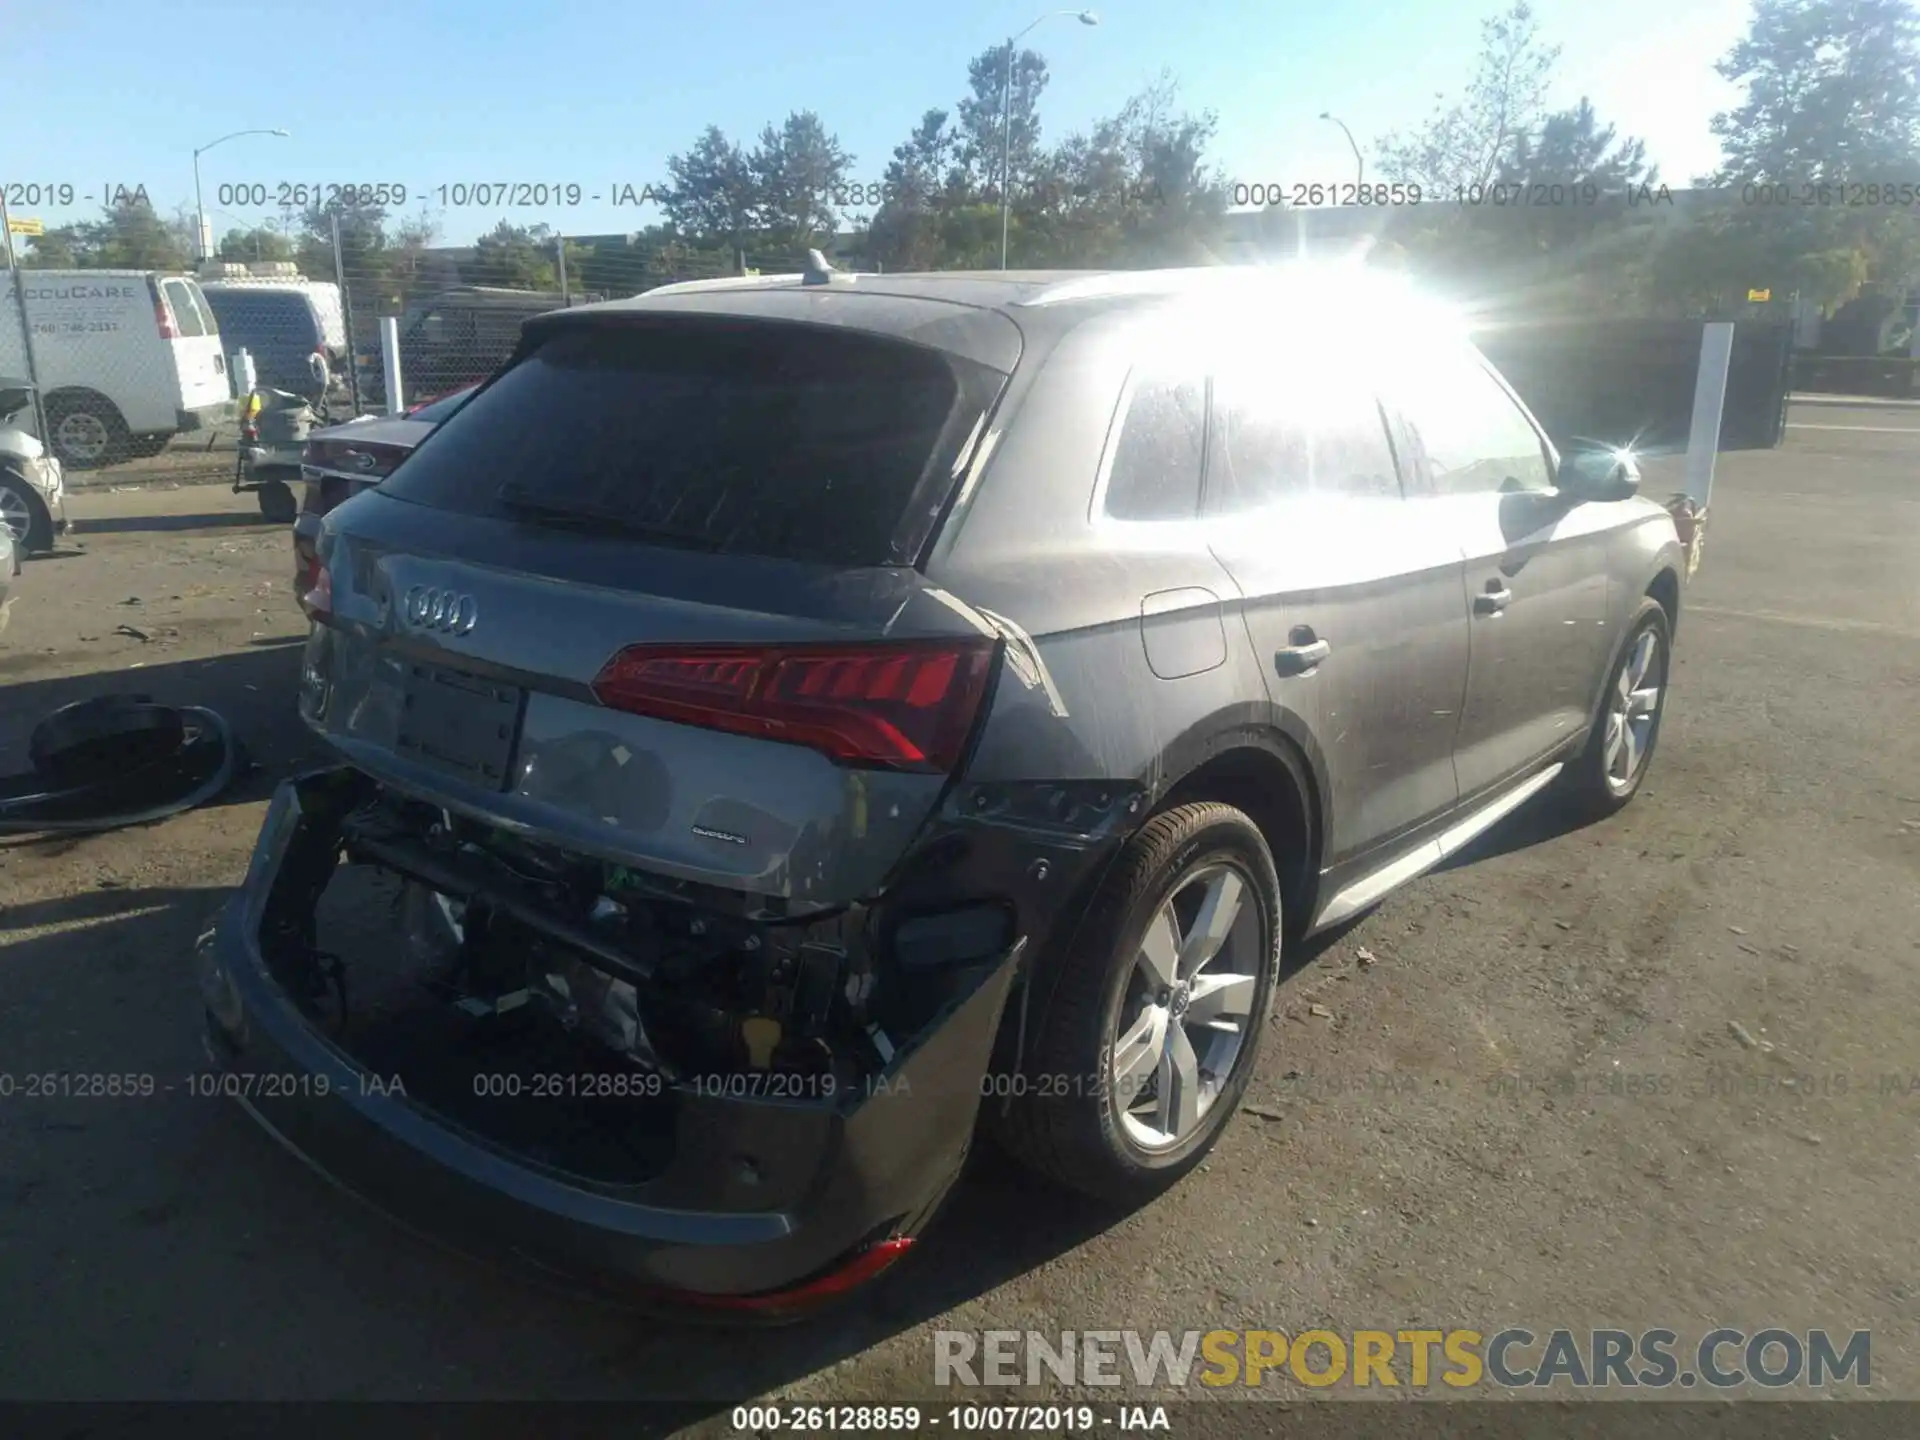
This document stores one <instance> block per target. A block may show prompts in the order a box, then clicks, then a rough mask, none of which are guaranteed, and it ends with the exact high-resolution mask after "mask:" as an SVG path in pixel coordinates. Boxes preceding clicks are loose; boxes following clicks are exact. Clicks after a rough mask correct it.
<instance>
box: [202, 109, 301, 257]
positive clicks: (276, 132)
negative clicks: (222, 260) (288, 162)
mask: <svg viewBox="0 0 1920 1440" xmlns="http://www.w3.org/2000/svg"><path fill="white" fill-rule="evenodd" d="M242 135H278V136H280V138H281V139H283V140H284V139H285V138H286V135H287V132H286V131H284V130H236V131H234V132H233V133H232V134H231V135H222V136H221V137H220V138H219V139H218V140H209V141H208V142H207V143H206V144H204V145H202V146H201V147H200V148H199V149H198V150H195V151H194V152H193V214H194V224H195V225H196V226H197V227H198V228H197V229H196V230H195V231H194V236H193V239H194V244H195V246H196V247H197V248H198V249H199V251H200V258H201V259H202V260H205V259H207V258H208V252H209V251H210V250H211V249H212V247H211V246H210V245H208V244H207V207H206V202H205V201H203V200H202V199H201V198H200V157H201V156H202V155H204V154H205V153H206V152H207V151H209V150H211V149H213V147H214V146H216V145H224V144H226V143H227V141H229V140H238V139H239V138H240V137H241V136H242Z"/></svg>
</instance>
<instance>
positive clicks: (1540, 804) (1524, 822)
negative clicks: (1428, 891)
mask: <svg viewBox="0 0 1920 1440" xmlns="http://www.w3.org/2000/svg"><path fill="white" fill-rule="evenodd" d="M1593 823H1594V818H1593V817H1592V816H1587V815H1582V814H1580V813H1579V812H1578V811H1577V810H1575V809H1574V807H1573V806H1571V805H1570V804H1568V803H1567V802H1566V801H1565V800H1563V799H1562V798H1561V797H1560V796H1559V795H1558V794H1556V793H1555V792H1554V791H1552V790H1551V789H1549V790H1548V791H1547V792H1546V793H1545V794H1543V795H1540V796H1537V797H1536V798H1534V799H1532V800H1529V801H1528V802H1527V803H1526V804H1525V805H1522V806H1521V807H1520V808H1519V809H1518V810H1516V811H1514V812H1513V814H1511V815H1508V816H1505V817H1504V818H1502V819H1501V820H1500V821H1499V822H1498V823H1496V824H1495V825H1494V826H1493V827H1492V828H1491V829H1489V830H1487V831H1485V832H1483V833H1482V834H1479V835H1476V836H1474V838H1473V839H1472V840H1470V841H1469V842H1468V843H1467V844H1466V845H1465V846H1463V847H1462V848H1461V849H1459V850H1456V851H1455V852H1454V853H1453V854H1451V855H1449V856H1448V857H1447V858H1446V859H1444V860H1442V861H1441V862H1440V863H1439V864H1438V865H1436V866H1435V867H1434V873H1435V874H1444V873H1446V872H1447V871H1449V870H1460V869H1464V868H1466V867H1467V866H1470V865H1477V864H1479V863H1480V862H1481V861H1483V860H1491V859H1493V858H1494V857H1495V856H1496V855H1511V854H1514V853H1516V852H1517V851H1521V850H1530V849H1532V848H1533V847H1534V846H1535V845H1544V844H1545V843H1546V842H1547V841H1549V840H1557V839H1559V838H1560V837H1561V836H1563V835H1571V834H1573V833H1574V832H1575V831H1578V830H1584V829H1586V828H1587V826H1589V825H1591V824H1593Z"/></svg>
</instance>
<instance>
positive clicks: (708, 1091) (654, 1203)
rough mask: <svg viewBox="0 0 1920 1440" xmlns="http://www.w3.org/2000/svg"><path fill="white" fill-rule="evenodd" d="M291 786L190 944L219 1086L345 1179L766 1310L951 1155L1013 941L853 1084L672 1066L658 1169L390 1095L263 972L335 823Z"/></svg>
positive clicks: (867, 1263)
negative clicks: (530, 1141) (552, 1146)
mask: <svg viewBox="0 0 1920 1440" xmlns="http://www.w3.org/2000/svg"><path fill="white" fill-rule="evenodd" d="M308 779H311V777H308ZM305 783H306V782H305V781H303V780H296V781H289V782H287V783H286V784H283V785H282V786H281V787H280V789H279V791H278V793H277V794H276V795H275V797H274V800H273V804H272V806H271V808H270V810H269V813H268V816H267V820H266V823H265V825H264V826H263V828H262V831H261V834H260V838H259V840H258V842H257V844H256V847H255V851H254V855H253V859H252V863H251V865H250V867H249V870H248V873H247V878H246V881H245V883H244V885H243V887H242V889H241V891H240V893H239V894H238V895H236V897H235V898H234V899H233V900H232V901H231V902H230V903H229V904H228V905H227V907H226V908H225V910H224V911H223V912H222V913H221V915H220V917H219V919H218V921H217V923H216V924H215V926H214V927H213V928H212V929H211V930H209V931H208V932H207V934H205V935H204V936H202V937H201V940H200V944H199V948H198V952H197V956H196V960H197V966H198V971H199V979H200V985H201V990H202V995H203V997H204V1000H205V1003H206V1012H207V1048H208V1051H209V1055H210V1058H211V1059H212V1060H213V1061H214V1062H215V1063H216V1064H217V1065H218V1066H220V1067H221V1068H222V1070H223V1071H224V1072H225V1073H224V1074H223V1075H222V1076H221V1078H220V1081H219V1082H218V1083H219V1084H220V1085H221V1087H222V1089H223V1090H224V1092H225V1093H228V1094H232V1095H234V1096H235V1097H236V1098H238V1099H239V1100H240V1101H241V1103H242V1104H243V1105H244V1106H245V1108H246V1109H247V1110H248V1112H249V1113H250V1114H251V1115H252V1116H253V1117H254V1118H255V1119H256V1120H258V1121H259V1122H260V1123H261V1124H262V1125H263V1126H265V1127H267V1128H268V1129H269V1130H270V1131H271V1132H272V1133H273V1134H274V1135H275V1136H276V1138H278V1139H280V1140H281V1141H282V1142H283V1143H284V1144H286V1145H287V1146H288V1147H289V1148H291V1149H292V1150H294V1151H295V1152H296V1153H297V1154H299V1155H300V1156H301V1157H302V1158H304V1159H305V1160H307V1161H308V1162H309V1163H310V1164H312V1165H313V1166H314V1167H315V1168H317V1169H318V1170H320V1171H321V1172H322V1173H324V1174H325V1175H327V1176H328V1177H330V1178H332V1179H333V1180H335V1181H337V1182H338V1183H340V1184H341V1185H343V1186H344V1187H345V1188H347V1189H348V1190H350V1191H353V1192H354V1193H356V1194H358V1195H360V1196H362V1197H363V1198H365V1199H367V1200H370V1201H372V1202H373V1203H375V1204H376V1205H378V1206H379V1207H380V1208H382V1209H385V1210H387V1211H389V1212H390V1213H392V1214H394V1215H395V1216H396V1217H398V1218H400V1219H401V1220H403V1221H405V1222H408V1223H410V1224H411V1225H413V1226H414V1227H416V1228H419V1229H421V1230H424V1231H426V1232H429V1233H431V1234H433V1235H436V1236H439V1237H442V1238H445V1239H448V1240H451V1241H453V1242H454V1243H455V1244H456V1245H457V1246H459V1247H461V1248H464V1249H468V1250H473V1251H478V1252H480V1253H483V1254H486V1255H489V1256H493V1257H497V1258H514V1259H519V1260H522V1261H529V1262H532V1263H534V1264H536V1265H538V1266H541V1267H542V1268H545V1269H548V1270H557V1271H560V1272H564V1273H566V1274H568V1275H571V1276H573V1277H576V1278H580V1279H584V1280H588V1281H590V1282H593V1283H594V1284H596V1285H597V1286H599V1287H601V1288H612V1289H614V1290H616V1291H622V1292H625V1293H629V1294H635V1295H636V1298H646V1297H647V1295H648V1294H649V1292H652V1293H656V1294H657V1293H658V1292H661V1291H666V1292H672V1293H673V1294H674V1295H676V1296H678V1297H680V1298H683V1299H684V1298H694V1297H702V1296H704V1297H731V1299H732V1301H733V1303H732V1304H728V1303H727V1302H726V1301H725V1300H723V1301H722V1303H721V1308H730V1309H736V1310H754V1309H756V1308H761V1309H763V1313H764V1314H766V1315H768V1316H774V1315H778V1314H779V1313H781V1308H782V1307H781V1304H780V1303H779V1302H780V1301H781V1300H782V1298H783V1297H786V1296H794V1295H799V1296H807V1295H820V1296H824V1295H825V1294H826V1293H828V1292H830V1291H833V1290H836V1289H838V1288H843V1287H842V1286H841V1285H840V1284H839V1279H840V1278H844V1277H848V1276H851V1277H853V1278H860V1277H863V1276H864V1275H866V1274H869V1273H872V1272H874V1271H876V1270H877V1269H878V1268H881V1266H882V1265H883V1264H884V1263H885V1262H886V1261H887V1260H889V1259H891V1258H892V1256H893V1255H894V1254H897V1253H898V1251H899V1250H900V1249H901V1248H902V1247H901V1246H899V1245H898V1244H897V1243H891V1242H897V1241H898V1240H899V1239H900V1238H901V1237H907V1236H911V1235H912V1234H914V1233H915V1232H916V1231H917V1230H918V1228H919V1227H920V1226H921V1225H923V1224H924V1223H925V1221H926V1219H927V1218H928V1217H929V1216H930V1215H931V1213H932V1211H933V1209H934V1207H935V1206H936V1205H937V1204H938V1202H939V1201H940V1199H941V1198H942V1197H943V1195H944V1194H945V1192H946V1190H947V1188H948V1187H949V1186H950V1184H951V1183H952V1181H953V1179H954V1178H955V1176H956V1175H957V1174H958V1172H959V1169H960V1166H961V1164H962V1162H963V1160H964V1158H965V1156H966V1152H967V1150H968V1147H969V1144H970V1142H971V1137H972V1134H973V1128H974V1121H975V1116H976V1112H977V1110H978V1107H979V1097H980V1091H981V1077H982V1075H983V1073H984V1072H985V1070H986V1068H987V1064H988V1059H989V1055H990V1051H991V1049H992V1045H993V1041H994V1036H995V1033H996V1030H997V1028H998V1025H999V1021H1000V1016H1001V1011H1002V1008H1003V1006H1004V1004H1005V1002H1006V998H1007V994H1008V989H1009V986H1010V984H1011V982H1012V979H1013V976H1014V974H1015V972H1016V970H1017V968H1018V959H1019V955H1020V953H1021V948H1022V944H1023V943H1024V942H1017V943H1015V944H1014V946H1013V947H1012V949H1011V950H1009V951H1007V952H1006V953H1005V954H1003V955H1001V956H1000V957H999V959H998V960H997V961H996V962H995V963H994V964H992V965H991V966H989V967H987V968H986V970H985V971H984V972H983V978H982V979H981V981H980V983H979V984H978V985H977V986H975V987H974V988H973V989H972V990H971V991H970V992H969V993H967V994H965V995H964V996H962V997H961V998H959V999H957V1000H956V1001H955V1002H953V1003H952V1004H951V1005H950V1006H949V1007H948V1008H947V1009H946V1010H945V1011H944V1012H943V1013H942V1014H941V1015H939V1016H938V1017H937V1018H936V1019H935V1021H934V1023H932V1024H930V1025H929V1026H927V1027H926V1029H924V1030H923V1031H922V1032H920V1033H919V1034H917V1035H915V1036H913V1037H912V1038H910V1039H907V1040H903V1041H902V1042H901V1043H900V1045H899V1047H898V1049H897V1051H896V1052H895V1053H894V1054H893V1055H892V1057H891V1059H890V1060H889V1061H888V1063H887V1065H886V1067H885V1069H884V1070H883V1071H881V1072H880V1073H878V1074H876V1075H875V1076H873V1077H871V1079H870V1080H869V1081H868V1082H867V1083H865V1084H864V1085H862V1086H861V1087H859V1088H858V1089H857V1090H852V1091H849V1090H845V1089H842V1090H840V1091H839V1092H838V1093H835V1094H831V1095H817V1094H804V1095H798V1096H795V1095H771V1094H767V1093H765V1090H764V1088H763V1087H759V1086H756V1085H754V1084H753V1083H751V1082H750V1081H726V1082H722V1081H719V1080H718V1079H715V1078H704V1079H703V1078H702V1077H698V1076H688V1075H681V1076H679V1077H677V1078H674V1079H672V1080H671V1081H663V1082H661V1083H660V1087H659V1089H658V1090H657V1092H655V1093H656V1095H657V1098H655V1099H653V1100H650V1101H649V1102H648V1103H649V1104H650V1105H652V1106H654V1107H655V1109H654V1111H653V1113H654V1114H655V1115H656V1117H658V1118H660V1120H661V1123H663V1124H664V1126H665V1128H666V1133H667V1134H668V1136H669V1137H670V1138H669V1140H668V1142H667V1148H668V1150H669V1152H670V1154H669V1156H668V1158H666V1159H665V1160H664V1162H663V1164H662V1165H661V1167H660V1168H659V1169H658V1171H657V1173H654V1174H653V1175H651V1177H650V1178H647V1179H645V1180H643V1181H642V1182H640V1183H632V1184H625V1183H610V1182H608V1181H605V1180H599V1179H593V1178H587V1177H584V1176H582V1175H580V1174H576V1173H569V1172H567V1171H565V1170H563V1169H559V1168H555V1167H553V1166H550V1165H547V1164H543V1163H541V1162H540V1161H538V1160H534V1159H531V1158H529V1157H528V1156H526V1155H524V1154H521V1153H517V1152H515V1151H514V1150H513V1149H512V1148H510V1147H509V1146H507V1145H505V1144H503V1143H500V1142H499V1141H498V1140H497V1139H496V1138H495V1137H492V1136H488V1135H483V1134H480V1133H478V1132H476V1131H475V1130H473V1129H471V1128H469V1127H468V1126H467V1125H465V1124H462V1123H460V1122H457V1121H454V1120H450V1119H448V1118H447V1117H446V1116H445V1115H444V1114H442V1113H439V1112H438V1111H436V1110H435V1109H434V1108H432V1107H431V1105H430V1104H429V1103H427V1102H426V1101H423V1100H422V1099H421V1098H420V1097H418V1096H409V1095H407V1094H405V1093H403V1092H402V1089H401V1087H399V1086H397V1085H395V1084H394V1083H393V1080H392V1077H390V1076H386V1075H381V1074H378V1073H374V1072H373V1071H372V1070H370V1069H369V1068H368V1067H366V1066H364V1065H363V1064H362V1063H361V1062H360V1061H359V1060H357V1059H356V1058H355V1057H354V1056H353V1055H352V1054H350V1053H349V1052H348V1050H347V1049H346V1048H345V1047H344V1046H343V1045H342V1044H340V1043H336V1041H335V1039H334V1037H332V1036H330V1035H329V1034H327V1033H326V1032H325V1030H324V1029H323V1027H322V1025H321V1024H320V1023H319V1021H318V1019H317V1017H316V1016H315V1015H314V1014H313V1012H312V1009H311V1007H310V1006H308V1005H303V1004H302V1003H301V1002H300V1001H298V1000H297V999H296V998H295V996H294V995H293V994H292V993H290V991H289V989H288V988H287V987H286V986H285V985H283V984H282V982H281V980H280V979H279V978H277V977H276V975H275V973H274V970H273V968H272V966H271V965H270V963H269V960H268V958H267V952H266V949H265V948H264V947H263V940H262V934H263V923H266V921H267V917H268V914H269V909H270V906H273V905H275V904H280V905H284V904H285V893H284V892H285V891H286V890H287V889H289V888H291V889H295V890H297V889H298V888H299V883H300V882H299V880H298V879H297V878H295V879H293V880H291V881H290V880H289V879H288V876H287V873H286V872H287V871H288V870H289V869H290V868H297V867H291V866H290V864H289V855H290V851H293V850H295V849H296V847H298V846H300V845H301V844H302V842H305V844H306V845H307V846H308V847H309V848H311V846H312V845H313V844H314V843H315V836H316V834H318V842H317V843H318V844H319V845H320V847H321V848H323V849H324V848H325V846H326V845H327V844H329V843H331V841H330V837H328V836H326V835H325V834H324V833H321V832H324V828H325V825H326V824H327V823H330V822H327V821H325V820H323V819H321V818H319V817H318V816H317V815H316V814H315V813H312V812H311V811H310V809H309V806H308V805H307V804H306V803H304V802H303V794H310V793H311V792H306V791H303V785H304V784H305ZM876 1247H879V1248H876ZM823 1280H824V1283H822V1282H823ZM742 1297H771V1302H772V1303H769V1304H768V1305H766V1306H765V1307H758V1306H756V1304H755V1303H754V1302H752V1301H750V1300H743V1298H742Z"/></svg>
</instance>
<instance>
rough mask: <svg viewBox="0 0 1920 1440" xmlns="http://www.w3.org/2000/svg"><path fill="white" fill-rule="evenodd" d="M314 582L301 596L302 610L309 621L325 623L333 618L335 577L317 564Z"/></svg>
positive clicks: (314, 569)
mask: <svg viewBox="0 0 1920 1440" xmlns="http://www.w3.org/2000/svg"><path fill="white" fill-rule="evenodd" d="M312 577H313V578H312V580H311V581H310V582H309V583H308V585H307V589H306V590H305V592H304V593H303V594H302V595H301V596H300V608H301V609H302V610H304V611H306V613H307V618H308V619H309V620H315V621H324V620H328V619H330V618H332V616H333V577H332V576H331V575H329V574H328V573H327V567H326V566H325V565H322V564H319V563H318V562H315V564H314V566H313V570H312Z"/></svg>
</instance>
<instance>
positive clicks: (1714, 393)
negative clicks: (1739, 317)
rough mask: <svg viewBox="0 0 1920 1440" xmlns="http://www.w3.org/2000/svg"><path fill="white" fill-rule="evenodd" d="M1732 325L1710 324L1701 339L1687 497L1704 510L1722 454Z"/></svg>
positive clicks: (1689, 452)
mask: <svg viewBox="0 0 1920 1440" xmlns="http://www.w3.org/2000/svg"><path fill="white" fill-rule="evenodd" d="M1732 359H1733V325H1732V324H1731V323H1730V322H1726V321H1716V322H1714V323H1712V324H1709V325H1707V326H1706V327H1705V329H1704V330H1703V331H1702V333H1701V336H1700V374H1699V376H1698V378H1697V379H1696V380H1695V381H1694V385H1693V429H1692V431H1691V432H1690V433H1689V434H1688V436H1687V496H1688V498H1689V499H1691V500H1692V501H1693V503H1694V504H1696V505H1698V506H1699V507H1700V508H1701V509H1702V510H1705V509H1706V508H1707V501H1708V500H1709V499H1710V498H1711V497H1712V495H1713V462H1714V460H1715V459H1716V458H1717V457H1718V456H1719V453H1720V413H1721V410H1722V409H1723V408H1724V407H1725V405H1726V400H1727V367H1728V365H1729V363H1730V362H1731V361H1732Z"/></svg>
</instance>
